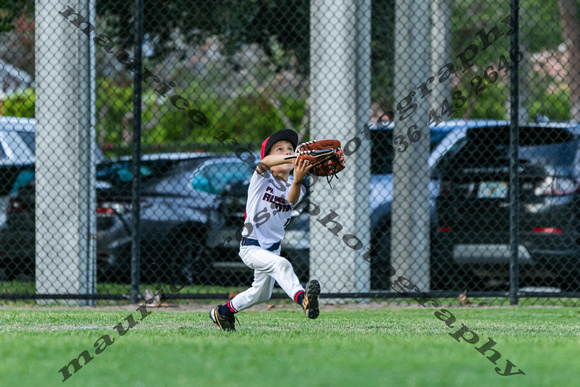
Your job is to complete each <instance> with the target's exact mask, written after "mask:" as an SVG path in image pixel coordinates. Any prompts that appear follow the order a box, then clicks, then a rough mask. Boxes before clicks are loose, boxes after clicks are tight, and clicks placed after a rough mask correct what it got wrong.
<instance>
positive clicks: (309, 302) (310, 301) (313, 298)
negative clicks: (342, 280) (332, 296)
mask: <svg viewBox="0 0 580 387" xmlns="http://www.w3.org/2000/svg"><path fill="white" fill-rule="evenodd" d="M319 295H320V284H319V283H318V281H317V280H310V281H308V283H307V284H306V291H305V292H304V301H302V308H304V313H305V314H306V315H307V316H308V318H312V319H314V318H316V317H318V315H319V313H320V311H319V310H318V296H319Z"/></svg>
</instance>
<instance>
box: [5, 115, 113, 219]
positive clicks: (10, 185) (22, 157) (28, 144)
mask: <svg viewBox="0 0 580 387" xmlns="http://www.w3.org/2000/svg"><path fill="white" fill-rule="evenodd" d="M35 126H36V120H35V119H34V118H24V117H2V116H0V225H2V224H3V223H4V222H5V221H6V207H7V205H8V195H9V194H10V193H11V192H14V190H15V189H16V188H17V187H18V186H20V184H22V182H20V181H18V180H17V178H18V177H19V176H20V178H21V179H24V181H27V180H28V177H27V174H26V173H21V172H23V171H31V170H34V162H35V140H34V128H35ZM97 160H98V161H99V162H102V161H104V156H103V154H102V152H101V151H100V150H99V149H98V148H97Z"/></svg>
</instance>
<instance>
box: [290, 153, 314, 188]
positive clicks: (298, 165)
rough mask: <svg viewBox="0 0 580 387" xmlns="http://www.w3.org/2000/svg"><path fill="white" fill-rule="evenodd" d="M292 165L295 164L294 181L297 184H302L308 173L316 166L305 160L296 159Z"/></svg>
mask: <svg viewBox="0 0 580 387" xmlns="http://www.w3.org/2000/svg"><path fill="white" fill-rule="evenodd" d="M292 163H293V164H294V181H295V182H297V183H301V182H302V180H304V177H305V176H306V174H307V173H308V171H309V170H310V169H311V168H312V167H313V166H314V165H311V164H310V162H309V161H308V160H304V159H301V160H298V159H294V160H292Z"/></svg>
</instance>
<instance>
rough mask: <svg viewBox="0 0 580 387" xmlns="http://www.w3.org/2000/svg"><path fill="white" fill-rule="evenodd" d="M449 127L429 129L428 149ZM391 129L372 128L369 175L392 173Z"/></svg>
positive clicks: (435, 143)
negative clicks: (429, 143)
mask: <svg viewBox="0 0 580 387" xmlns="http://www.w3.org/2000/svg"><path fill="white" fill-rule="evenodd" d="M450 131H451V130H450V129H439V128H434V129H432V130H431V136H430V142H431V145H430V150H429V151H433V149H434V148H435V147H436V146H437V145H438V144H439V143H440V142H441V141H442V140H443V139H444V138H445V136H447V135H448V134H449V132H450ZM392 146H393V130H392V129H384V130H374V131H372V132H371V175H385V174H391V173H393V166H392V163H393V154H392V149H393V148H392Z"/></svg>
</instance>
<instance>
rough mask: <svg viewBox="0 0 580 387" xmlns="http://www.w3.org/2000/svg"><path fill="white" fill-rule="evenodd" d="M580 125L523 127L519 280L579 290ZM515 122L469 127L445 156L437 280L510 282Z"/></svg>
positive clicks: (491, 285) (456, 284)
mask: <svg viewBox="0 0 580 387" xmlns="http://www.w3.org/2000/svg"><path fill="white" fill-rule="evenodd" d="M579 137H580V126H579V125H576V124H574V125H573V124H555V123H540V124H526V125H524V126H522V127H520V135H519V163H520V165H519V174H520V187H519V190H520V195H519V197H520V205H519V209H520V215H519V217H520V219H519V246H518V251H519V266H520V284H521V285H522V286H526V285H544V286H548V285H553V284H557V285H558V286H560V287H561V288H562V289H565V290H576V291H577V290H580V277H579V275H580V140H579ZM509 138H510V136H509V126H508V125H502V126H498V127H490V126H484V127H480V128H474V129H469V130H468V131H467V133H466V136H465V138H464V140H463V141H462V142H461V143H458V146H457V147H455V149H454V150H453V152H449V153H448V155H446V156H445V157H444V158H443V159H442V161H441V163H440V169H441V188H440V193H439V196H438V198H437V200H436V213H437V229H436V232H435V234H434V239H433V265H434V266H435V271H434V278H433V281H434V283H435V284H436V285H438V286H440V287H443V288H447V289H450V290H451V289H455V290H465V289H469V290H487V289H507V286H508V281H509V256H510V236H509V231H510V227H509V225H510V222H509V219H510V218H509V216H510V201H509V192H510V184H509V162H510V157H509V153H508V151H509Z"/></svg>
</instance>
